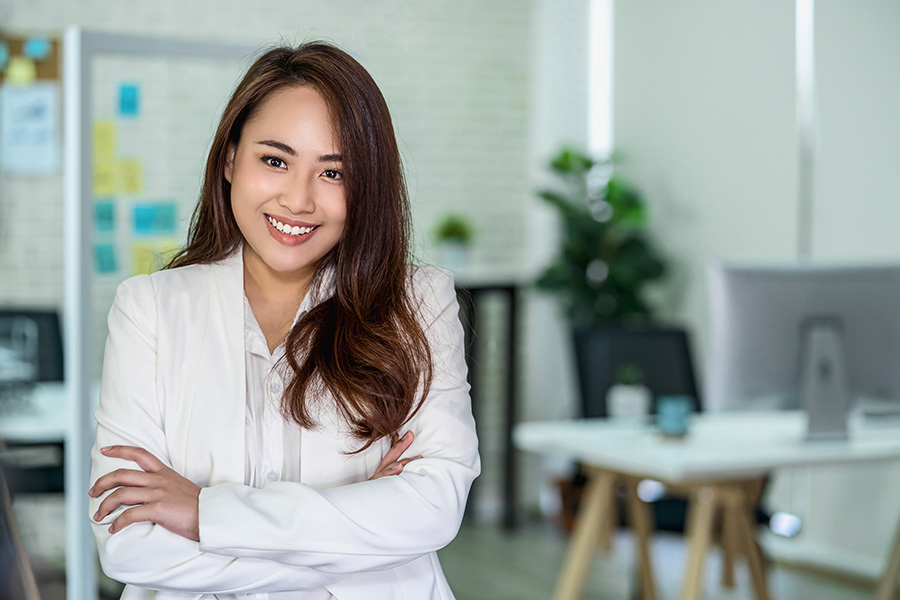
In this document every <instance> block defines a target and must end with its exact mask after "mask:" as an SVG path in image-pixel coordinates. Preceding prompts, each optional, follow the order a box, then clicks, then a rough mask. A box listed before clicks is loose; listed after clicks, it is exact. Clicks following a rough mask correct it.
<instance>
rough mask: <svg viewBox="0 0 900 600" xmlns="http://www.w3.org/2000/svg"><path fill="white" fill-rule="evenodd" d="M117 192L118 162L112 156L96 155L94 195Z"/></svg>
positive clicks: (106, 194) (110, 194) (109, 194)
mask: <svg viewBox="0 0 900 600" xmlns="http://www.w3.org/2000/svg"><path fill="white" fill-rule="evenodd" d="M115 193H116V163H115V160H114V159H113V158H112V157H108V156H96V157H94V196H112V195H113V194H115Z"/></svg>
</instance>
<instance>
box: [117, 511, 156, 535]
mask: <svg viewBox="0 0 900 600" xmlns="http://www.w3.org/2000/svg"><path fill="white" fill-rule="evenodd" d="M154 512H155V511H154V509H153V505H152V504H142V505H140V506H135V507H133V508H129V509H128V510H126V511H125V512H123V513H122V514H121V515H119V516H118V517H117V518H116V520H115V521H113V522H112V525H110V526H109V532H110V533H116V532H119V531H122V530H123V529H125V528H126V527H128V526H129V525H131V524H133V523H140V522H142V521H153V520H154Z"/></svg>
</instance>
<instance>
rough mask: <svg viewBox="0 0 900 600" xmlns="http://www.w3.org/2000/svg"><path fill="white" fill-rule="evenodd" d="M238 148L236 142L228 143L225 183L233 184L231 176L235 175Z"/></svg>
mask: <svg viewBox="0 0 900 600" xmlns="http://www.w3.org/2000/svg"><path fill="white" fill-rule="evenodd" d="M236 151H237V146H236V145H235V143H234V142H228V149H227V150H226V151H225V181H227V182H228V183H231V176H232V174H233V173H234V153H235V152H236Z"/></svg>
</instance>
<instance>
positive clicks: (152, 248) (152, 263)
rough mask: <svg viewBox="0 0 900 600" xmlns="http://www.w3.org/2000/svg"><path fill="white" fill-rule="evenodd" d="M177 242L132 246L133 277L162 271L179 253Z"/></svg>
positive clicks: (139, 243) (158, 242) (144, 243)
mask: <svg viewBox="0 0 900 600" xmlns="http://www.w3.org/2000/svg"><path fill="white" fill-rule="evenodd" d="M178 250H179V245H178V242H177V241H176V240H160V241H155V242H135V243H133V244H132V245H131V273H132V275H141V274H150V273H154V272H156V271H159V270H160V269H162V268H163V267H164V266H166V264H167V263H168V262H169V261H170V260H171V259H172V257H173V256H175V253H176V252H178Z"/></svg>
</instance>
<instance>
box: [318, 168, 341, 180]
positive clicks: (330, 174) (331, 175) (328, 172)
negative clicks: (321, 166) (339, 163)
mask: <svg viewBox="0 0 900 600" xmlns="http://www.w3.org/2000/svg"><path fill="white" fill-rule="evenodd" d="M322 175H323V176H325V177H327V178H328V179H340V178H341V177H343V175H342V174H341V172H340V171H338V170H336V169H325V170H324V171H322Z"/></svg>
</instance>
